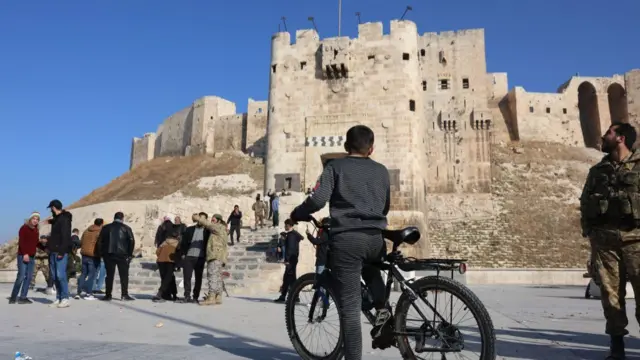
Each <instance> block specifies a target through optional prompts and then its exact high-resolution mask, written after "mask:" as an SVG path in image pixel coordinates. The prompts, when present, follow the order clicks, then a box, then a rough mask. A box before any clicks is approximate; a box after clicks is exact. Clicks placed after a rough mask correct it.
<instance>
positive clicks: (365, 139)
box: [344, 125, 374, 155]
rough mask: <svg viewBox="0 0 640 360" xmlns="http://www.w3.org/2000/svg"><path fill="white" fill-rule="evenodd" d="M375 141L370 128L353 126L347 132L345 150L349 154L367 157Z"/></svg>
mask: <svg viewBox="0 0 640 360" xmlns="http://www.w3.org/2000/svg"><path fill="white" fill-rule="evenodd" d="M373 140H374V136H373V131H372V130H371V129H370V128H369V127H367V126H364V125H356V126H352V127H351V128H350V129H349V130H348V131H347V141H346V142H345V143H344V148H345V150H347V152H348V153H356V154H360V155H367V153H368V152H369V150H370V149H371V147H372V146H373Z"/></svg>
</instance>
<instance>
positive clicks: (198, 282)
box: [153, 206, 242, 305]
mask: <svg viewBox="0 0 640 360" xmlns="http://www.w3.org/2000/svg"><path fill="white" fill-rule="evenodd" d="M234 213H235V216H237V217H239V218H242V214H241V213H239V209H238V206H236V207H235V208H234V211H233V212H232V214H231V216H230V217H229V219H232V217H233V216H234ZM191 220H192V221H193V223H194V225H192V226H189V227H187V226H186V225H184V224H183V223H182V222H181V221H180V219H179V218H178V217H176V219H175V223H173V222H171V219H169V218H168V217H165V219H164V222H163V223H162V224H161V225H160V226H159V227H158V230H157V232H156V241H155V243H156V247H157V248H156V255H157V260H156V261H157V264H158V270H159V272H160V278H161V285H160V289H159V290H158V293H157V294H156V295H155V296H154V297H153V301H155V302H163V301H167V300H169V301H179V302H183V303H198V304H200V305H219V304H222V291H223V283H222V269H223V267H224V266H225V264H226V262H227V256H228V248H227V245H228V244H227V224H226V223H225V221H224V220H223V218H222V215H220V214H215V215H213V216H212V218H211V220H209V215H208V214H207V213H205V212H200V213H198V214H193V215H192V216H191ZM180 268H182V270H183V275H184V279H183V281H184V298H183V299H179V298H178V286H177V284H176V278H175V275H174V272H175V271H176V270H180ZM205 268H206V271H207V272H206V276H207V290H208V291H207V293H206V295H205V297H204V301H203V302H200V290H201V286H202V276H203V273H204V270H205ZM193 275H195V284H194V287H193V295H192V292H191V277H192V276H193Z"/></svg>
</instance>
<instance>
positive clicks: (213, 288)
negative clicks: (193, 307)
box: [192, 214, 228, 306]
mask: <svg viewBox="0 0 640 360" xmlns="http://www.w3.org/2000/svg"><path fill="white" fill-rule="evenodd" d="M192 220H193V221H194V222H198V224H199V225H201V226H204V227H205V228H206V229H207V230H209V232H210V235H209V241H208V242H207V255H206V260H207V265H206V268H207V284H208V286H209V292H208V294H207V298H206V300H205V301H203V302H201V303H200V305H204V306H206V305H220V304H222V268H223V267H224V264H225V263H226V262H227V256H228V250H227V225H226V224H225V223H224V221H223V220H222V215H220V214H215V215H213V217H212V218H211V221H209V220H207V218H205V217H204V216H196V215H195V214H194V215H193V218H192Z"/></svg>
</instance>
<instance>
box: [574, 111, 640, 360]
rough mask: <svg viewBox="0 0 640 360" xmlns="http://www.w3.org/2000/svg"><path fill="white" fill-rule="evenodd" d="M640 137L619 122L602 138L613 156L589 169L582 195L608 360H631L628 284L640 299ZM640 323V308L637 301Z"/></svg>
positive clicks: (583, 223) (583, 219) (584, 232)
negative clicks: (639, 145) (636, 147)
mask: <svg viewBox="0 0 640 360" xmlns="http://www.w3.org/2000/svg"><path fill="white" fill-rule="evenodd" d="M636 137H637V133H636V130H635V129H634V127H633V126H632V125H631V124H628V123H622V122H614V123H613V124H612V125H611V126H610V127H609V129H608V130H607V132H606V133H605V134H604V135H603V136H602V152H604V153H606V154H607V155H606V156H605V157H604V158H603V159H602V160H601V161H600V162H599V163H598V164H596V165H595V166H593V167H592V168H591V169H589V174H588V175H587V179H586V181H585V184H584V188H583V191H582V194H581V196H580V214H581V219H580V223H581V226H582V236H583V237H586V238H588V239H589V242H590V244H591V258H592V259H591V263H592V264H595V268H596V269H597V276H598V278H599V279H600V284H599V287H600V292H601V294H602V299H601V300H602V308H603V311H604V317H605V319H606V325H605V333H606V334H607V335H609V337H610V349H609V350H610V354H609V357H607V359H610V360H619V359H625V346H624V336H625V335H628V334H629V331H628V330H627V325H628V324H629V320H628V319H627V312H626V308H625V300H624V299H625V295H626V283H627V280H628V281H629V282H631V286H632V287H633V289H634V291H635V292H636V300H637V297H638V294H640V231H638V230H639V229H640V212H639V211H638V209H640V151H639V150H632V148H633V145H634V143H635V141H636ZM635 316H636V320H637V321H638V322H640V308H639V307H638V302H637V301H636V309H635Z"/></svg>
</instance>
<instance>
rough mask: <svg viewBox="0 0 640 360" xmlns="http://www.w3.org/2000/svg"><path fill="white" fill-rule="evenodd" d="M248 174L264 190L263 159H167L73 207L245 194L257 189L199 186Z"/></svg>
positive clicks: (238, 155)
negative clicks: (178, 193)
mask: <svg viewBox="0 0 640 360" xmlns="http://www.w3.org/2000/svg"><path fill="white" fill-rule="evenodd" d="M232 174H246V175H248V176H249V177H250V178H251V179H253V180H254V181H255V183H256V186H257V185H258V184H259V186H260V187H262V183H263V179H264V165H262V160H261V159H255V158H250V157H248V156H246V155H242V154H241V153H221V154H220V153H219V154H217V156H215V157H214V156H211V155H199V156H187V157H175V158H171V157H165V158H157V159H153V160H151V161H149V162H146V163H143V164H140V165H139V166H137V167H136V168H135V169H134V170H133V171H128V172H126V173H124V174H123V175H121V176H119V177H117V178H116V179H114V180H112V181H111V182H110V183H109V184H107V185H105V186H103V187H101V188H98V189H96V190H94V191H92V192H91V193H90V194H89V195H87V196H85V197H83V198H82V199H80V200H79V201H77V202H75V203H73V204H72V205H71V206H70V207H69V208H71V209H73V208H79V207H83V206H88V205H93V204H99V203H102V202H106V201H117V200H152V199H162V198H163V197H165V196H167V195H170V194H172V193H174V192H176V191H178V190H182V192H183V193H185V194H187V195H190V196H194V197H207V196H210V195H214V194H226V195H243V194H245V193H247V192H248V193H250V192H252V191H253V190H254V189H255V188H256V187H255V186H254V187H253V188H252V186H253V185H251V186H249V187H247V186H245V185H246V184H244V183H242V182H241V183H239V184H238V185H239V187H238V186H234V185H235V184H234V183H233V179H229V180H230V181H229V184H227V182H225V181H222V182H223V183H224V184H222V185H223V186H222V187H215V188H212V187H211V186H208V187H207V186H198V185H201V184H200V183H199V181H200V179H202V178H208V177H215V176H228V175H232Z"/></svg>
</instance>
